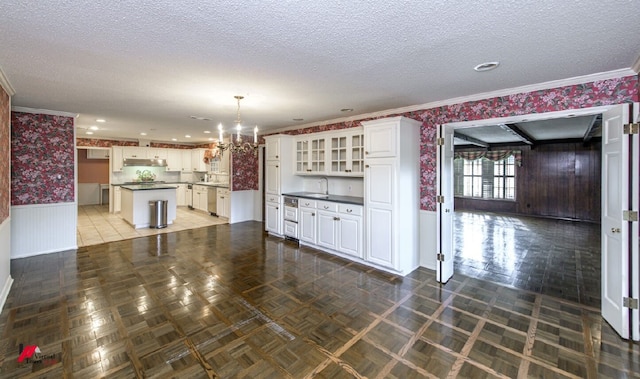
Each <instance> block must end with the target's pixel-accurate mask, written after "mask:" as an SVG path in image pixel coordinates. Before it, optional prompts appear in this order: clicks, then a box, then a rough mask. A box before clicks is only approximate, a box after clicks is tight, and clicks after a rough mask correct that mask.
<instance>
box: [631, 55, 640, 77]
mask: <svg viewBox="0 0 640 379" xmlns="http://www.w3.org/2000/svg"><path fill="white" fill-rule="evenodd" d="M631 70H633V72H635V73H636V74H638V73H640V55H638V58H637V59H636V61H635V62H633V64H632V65H631Z"/></svg>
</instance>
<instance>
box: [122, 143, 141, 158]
mask: <svg viewBox="0 0 640 379" xmlns="http://www.w3.org/2000/svg"><path fill="white" fill-rule="evenodd" d="M122 154H123V157H124V158H135V159H141V158H147V148H146V147H143V146H124V147H123V148H122Z"/></svg>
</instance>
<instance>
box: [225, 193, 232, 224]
mask: <svg viewBox="0 0 640 379" xmlns="http://www.w3.org/2000/svg"><path fill="white" fill-rule="evenodd" d="M224 217H226V218H229V217H231V192H230V191H227V194H226V195H225V197H224Z"/></svg>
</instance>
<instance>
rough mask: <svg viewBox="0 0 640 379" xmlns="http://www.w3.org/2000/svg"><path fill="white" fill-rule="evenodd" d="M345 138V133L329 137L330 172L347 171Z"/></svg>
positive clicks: (340, 172)
mask: <svg viewBox="0 0 640 379" xmlns="http://www.w3.org/2000/svg"><path fill="white" fill-rule="evenodd" d="M347 140H348V138H347V136H346V135H343V136H337V137H332V138H331V144H330V146H331V147H330V149H331V152H330V154H329V159H330V161H331V164H330V166H329V171H331V173H332V174H345V173H347V172H348V171H347V170H348V167H347V162H348V159H347V151H348V148H347Z"/></svg>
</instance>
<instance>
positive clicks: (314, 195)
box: [304, 193, 329, 199]
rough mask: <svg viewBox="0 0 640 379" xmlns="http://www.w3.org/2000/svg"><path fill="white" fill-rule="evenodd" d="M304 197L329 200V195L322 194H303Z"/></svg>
mask: <svg viewBox="0 0 640 379" xmlns="http://www.w3.org/2000/svg"><path fill="white" fill-rule="evenodd" d="M304 197H313V198H315V199H327V198H329V195H326V194H324V193H305V194H304Z"/></svg>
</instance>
